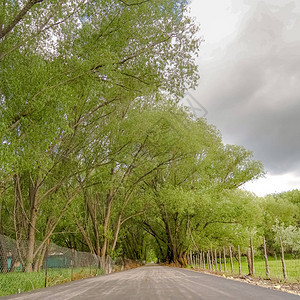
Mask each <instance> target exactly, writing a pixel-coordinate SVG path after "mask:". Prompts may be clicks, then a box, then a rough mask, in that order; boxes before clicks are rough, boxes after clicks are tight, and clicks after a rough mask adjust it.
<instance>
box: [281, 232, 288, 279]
mask: <svg viewBox="0 0 300 300" xmlns="http://www.w3.org/2000/svg"><path fill="white" fill-rule="evenodd" d="M280 247H281V262H282V272H283V278H284V280H287V275H286V268H285V261H284V250H283V244H282V239H281V237H280Z"/></svg>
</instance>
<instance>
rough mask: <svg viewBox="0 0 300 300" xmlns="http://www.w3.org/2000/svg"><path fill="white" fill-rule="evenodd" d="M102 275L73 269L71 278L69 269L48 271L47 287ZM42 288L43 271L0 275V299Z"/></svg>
mask: <svg viewBox="0 0 300 300" xmlns="http://www.w3.org/2000/svg"><path fill="white" fill-rule="evenodd" d="M97 272H98V274H97ZM102 274H103V272H102V271H101V270H99V269H98V270H97V269H96V268H92V269H90V268H74V270H73V277H72V278H71V269H48V280H47V286H51V285H57V284H60V283H64V282H68V281H71V280H78V279H82V278H87V277H93V276H96V275H102ZM43 287H45V271H42V272H33V273H24V272H11V273H7V274H1V273H0V297H1V296H6V295H12V294H17V293H18V292H27V291H31V290H34V289H39V288H43Z"/></svg>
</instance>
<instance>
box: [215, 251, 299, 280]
mask: <svg viewBox="0 0 300 300" xmlns="http://www.w3.org/2000/svg"><path fill="white" fill-rule="evenodd" d="M222 262H223V260H222ZM226 262H227V273H228V274H230V273H231V272H230V271H231V267H230V260H229V259H227V260H226ZM285 265H286V270H287V277H288V281H289V282H300V259H288V260H286V261H285ZM254 269H255V277H261V278H266V267H265V261H264V260H262V259H256V260H254ZM269 269H270V276H271V279H277V280H283V273H282V264H281V260H280V259H277V260H274V258H270V259H269ZM218 270H219V264H218ZM222 271H224V265H223V263H222ZM233 271H234V274H238V272H239V265H238V262H237V261H236V260H235V259H234V263H233ZM247 274H248V264H247V259H246V257H242V275H247Z"/></svg>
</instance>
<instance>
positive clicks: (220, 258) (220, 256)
mask: <svg viewBox="0 0 300 300" xmlns="http://www.w3.org/2000/svg"><path fill="white" fill-rule="evenodd" d="M219 260H220V261H219V267H220V272H221V271H222V254H221V251H219Z"/></svg>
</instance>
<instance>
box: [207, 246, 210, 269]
mask: <svg viewBox="0 0 300 300" xmlns="http://www.w3.org/2000/svg"><path fill="white" fill-rule="evenodd" d="M207 269H209V270H210V269H211V265H210V254H209V250H208V251H207Z"/></svg>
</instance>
